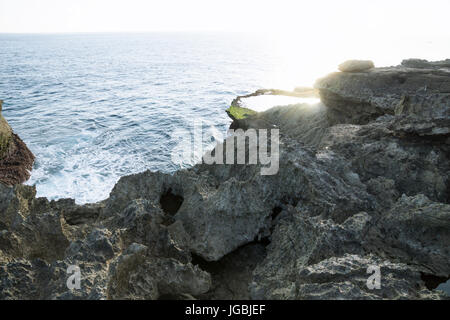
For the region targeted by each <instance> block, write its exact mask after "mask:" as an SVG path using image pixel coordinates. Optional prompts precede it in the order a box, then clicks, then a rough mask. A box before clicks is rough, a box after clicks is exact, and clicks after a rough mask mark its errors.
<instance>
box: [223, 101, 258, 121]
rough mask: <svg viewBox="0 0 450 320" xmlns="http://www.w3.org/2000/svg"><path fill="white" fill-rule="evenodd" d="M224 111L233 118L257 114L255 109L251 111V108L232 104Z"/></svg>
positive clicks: (239, 118)
mask: <svg viewBox="0 0 450 320" xmlns="http://www.w3.org/2000/svg"><path fill="white" fill-rule="evenodd" d="M226 111H227V113H228V115H229V116H230V117H231V118H232V119H235V120H241V119H245V118H247V117H249V116H253V115H255V114H257V112H256V111H253V110H251V109H247V108H242V107H238V106H234V105H232V106H230V107H229V108H228V109H227V110H226Z"/></svg>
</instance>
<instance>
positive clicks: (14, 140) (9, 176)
mask: <svg viewBox="0 0 450 320" xmlns="http://www.w3.org/2000/svg"><path fill="white" fill-rule="evenodd" d="M2 106H3V101H2V100H0V182H3V183H5V184H8V185H14V184H19V183H22V182H25V181H26V180H28V179H29V178H30V171H31V170H32V168H33V163H34V155H33V153H32V152H31V151H30V150H29V149H28V147H27V146H26V145H25V143H24V142H23V141H22V140H21V139H20V138H19V136H18V135H16V134H15V133H14V132H13V131H12V129H11V127H10V126H9V124H8V122H7V121H6V120H5V118H4V117H3V116H2V114H1V111H2Z"/></svg>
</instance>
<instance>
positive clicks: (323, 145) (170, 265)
mask: <svg viewBox="0 0 450 320" xmlns="http://www.w3.org/2000/svg"><path fill="white" fill-rule="evenodd" d="M396 79H397V80H396ZM398 79H404V80H401V81H400V80H398ZM384 81H385V83H384ZM383 83H384V84H383ZM424 83H427V84H428V86H429V88H428V89H427V90H426V91H421V88H422V87H423V85H424ZM448 86H450V77H449V76H448V71H446V70H445V68H437V67H436V68H426V69H424V68H411V67H405V66H398V67H392V68H381V69H371V70H369V71H366V72H355V73H336V74H331V75H329V76H328V77H326V78H324V79H321V80H319V81H318V83H317V87H318V89H319V91H320V95H321V97H322V101H323V103H319V104H316V105H305V104H303V105H293V106H287V107H276V108H272V109H270V110H268V111H265V112H261V113H254V114H251V115H249V116H248V117H246V119H245V121H243V122H240V123H238V127H240V126H241V125H242V126H245V127H246V128H256V129H257V128H265V129H271V128H277V129H279V131H280V142H279V171H278V173H277V174H275V175H261V174H260V172H261V167H263V166H264V165H261V164H257V165H250V164H236V165H222V164H215V165H207V164H203V163H199V164H197V165H195V166H194V167H192V168H190V169H186V170H180V171H177V172H175V173H174V174H163V173H160V172H151V171H147V172H143V173H140V174H135V175H131V176H127V177H123V178H121V179H120V180H119V182H118V183H117V184H116V186H115V187H114V189H113V190H112V192H111V194H110V197H109V198H108V199H107V200H105V201H103V202H100V203H96V204H89V205H84V206H79V205H76V204H75V203H74V201H73V200H70V199H66V200H59V201H48V200H47V199H43V198H36V197H35V189H34V187H29V186H22V185H16V186H6V185H0V298H1V299H195V298H203V299H443V298H445V297H446V296H445V294H444V293H443V292H441V291H435V290H433V289H434V288H435V287H436V285H435V283H436V282H437V283H439V282H443V281H446V280H447V279H448V277H449V275H450V264H449V261H450V251H449V249H448V248H449V246H448V244H449V243H450V238H449V237H450V204H449V203H450V197H449V190H450V177H449V173H450V168H449V166H450V161H449V157H450V152H449V148H450V145H449V144H450V143H449V140H448V131H446V130H448V121H449V118H450V117H449V114H448V102H449V101H448V100H446V97H447V98H448V94H449V90H447V89H446V88H447V87H448ZM405 96H408V97H409V98H408V99H409V100H408V101H409V102H408V103H410V105H408V106H405V107H404V108H403V109H402V112H398V110H399V109H400V108H401V107H399V106H400V105H401V101H403V104H405V103H406V102H405V99H406V98H405ZM419 102H420V103H419ZM440 102H444V104H443V105H442V104H440ZM411 103H412V104H411ZM396 110H397V111H396ZM422 120H423V121H422ZM235 125H236V123H235ZM234 138H235V136H230V137H228V138H227V139H226V140H225V141H224V142H223V143H221V144H218V145H217V146H216V148H215V152H222V151H221V150H224V149H222V148H223V147H226V146H227V145H231V142H232V139H234ZM234 148H236V145H235V146H234ZM235 151H236V150H235ZM70 266H77V267H79V270H80V272H81V275H82V280H81V286H80V289H69V288H68V287H67V285H66V284H67V279H68V277H69V275H68V274H67V269H68V268H69V267H70ZM371 270H372V271H373V270H378V271H379V272H380V279H379V280H380V282H379V286H378V287H373V286H370V285H368V282H369V280H370V279H369V277H370V276H371V272H372V271H371ZM430 279H431V280H430ZM436 279H437V281H436Z"/></svg>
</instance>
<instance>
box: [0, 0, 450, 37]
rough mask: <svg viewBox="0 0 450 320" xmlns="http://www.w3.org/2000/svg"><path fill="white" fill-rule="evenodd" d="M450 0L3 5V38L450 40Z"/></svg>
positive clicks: (13, 1)
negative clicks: (190, 34)
mask: <svg viewBox="0 0 450 320" xmlns="http://www.w3.org/2000/svg"><path fill="white" fill-rule="evenodd" d="M449 14H450V0H428V1H425V0H420V1H416V0H405V1H402V0H388V1H386V0H381V1H379V0H377V1H373V0H370V1H362V0H330V1H323V0H322V1H321V0H310V1H302V0H297V1H288V0H272V1H266V0H222V1H216V0H158V1H156V0H146V1H144V0H126V1H124V0H0V32H1V33H15V32H24V33H35V32H36V33H39V32H46V33H54V32H115V31H120V32H134V31H250V32H251V31H273V32H275V33H278V34H280V33H283V34H292V35H295V36H297V37H299V38H301V37H302V36H303V35H304V34H309V35H317V36H320V35H328V36H335V37H347V38H348V37H349V36H350V37H351V36H354V37H355V39H357V37H366V36H367V35H368V34H373V35H377V36H383V35H390V36H392V35H397V36H431V35H436V36H438V37H439V36H440V37H442V36H445V37H450V18H449Z"/></svg>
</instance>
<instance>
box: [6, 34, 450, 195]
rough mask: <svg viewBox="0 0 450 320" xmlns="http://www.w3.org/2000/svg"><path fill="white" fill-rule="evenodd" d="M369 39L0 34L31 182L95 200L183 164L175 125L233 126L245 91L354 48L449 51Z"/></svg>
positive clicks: (302, 82)
mask: <svg viewBox="0 0 450 320" xmlns="http://www.w3.org/2000/svg"><path fill="white" fill-rule="evenodd" d="M360 45H361V42H359V43H358V45H357V46H356V47H355V46H354V47H346V45H345V44H342V41H340V40H339V39H335V40H333V41H331V42H330V41H328V42H324V41H321V39H315V40H314V39H308V38H307V37H301V36H300V35H299V37H298V38H290V39H287V41H285V42H284V43H283V44H281V43H280V41H279V39H273V38H270V37H268V36H265V35H250V34H228V33H217V34H208V33H204V34H196V33H141V34H139V33H136V34H45V35H44V34H43V35H37V34H34V35H33V34H28V35H26V34H16V35H13V34H0V99H2V100H4V107H3V115H4V116H5V118H6V119H7V120H8V122H9V123H10V125H11V126H12V128H13V129H14V131H15V132H16V133H17V134H19V136H20V137H21V138H22V139H23V140H24V141H25V143H26V144H27V145H28V147H29V148H30V149H31V150H32V152H33V153H34V154H35V156H36V162H35V166H34V169H33V171H32V176H31V179H30V180H29V181H28V182H27V184H30V185H33V184H35V185H36V188H37V195H38V196H44V197H48V198H50V199H60V198H69V197H70V198H75V200H76V202H77V203H87V202H96V201H99V200H103V199H105V198H107V197H108V195H109V192H110V191H111V189H112V187H113V186H114V184H115V183H116V182H117V180H118V179H119V178H120V177H121V176H124V175H129V174H132V173H137V172H141V171H144V170H147V169H150V170H160V171H163V172H173V171H175V170H177V169H179V168H180V165H178V164H174V163H173V162H172V161H171V151H172V150H173V148H174V146H175V144H176V141H174V140H173V139H172V137H171V134H172V133H173V132H174V131H175V130H177V129H180V128H182V129H185V128H188V129H189V128H191V127H192V124H193V122H194V121H202V122H203V124H204V125H205V126H214V127H215V128H216V129H218V130H221V131H224V132H225V131H226V129H227V128H228V126H229V124H230V122H231V120H230V119H229V118H228V117H227V115H226V113H225V109H226V108H227V107H228V106H229V105H230V103H231V101H232V100H233V99H234V98H235V97H236V96H237V95H244V94H248V93H251V92H254V91H255V90H257V89H259V88H277V89H287V90H292V89H293V88H294V87H295V86H308V85H309V86H310V85H312V84H313V83H314V80H315V79H316V78H317V77H319V76H322V75H325V74H326V73H327V72H332V71H334V70H335V69H336V66H337V64H338V63H339V62H342V61H343V60H345V59H348V58H355V57H356V58H369V59H370V58H372V59H374V60H375V63H376V64H377V65H378V66H379V65H394V64H399V63H400V62H401V59H402V58H408V57H417V58H428V59H431V60H432V59H440V58H445V55H447V57H448V56H449V55H448V53H449V52H450V50H448V49H449V44H448V42H446V41H441V42H437V43H435V42H430V41H428V40H420V41H417V40H415V42H414V43H411V42H408V40H407V39H404V40H403V41H401V40H398V39H397V40H395V41H394V40H393V41H392V43H391V47H389V48H390V49H392V53H389V54H388V55H386V54H385V55H380V52H384V53H386V50H381V49H382V48H380V47H379V45H380V43H379V42H376V41H373V40H372V42H369V41H368V42H367V43H366V44H365V45H364V44H363V45H362V46H360ZM377 45H378V48H379V49H378V51H374V48H375V47H376V46H377ZM336 48H337V49H336ZM377 55H378V56H377ZM377 57H378V60H376V58H377ZM377 61H379V63H377ZM313 62H314V63H313ZM204 144H205V147H206V148H212V147H213V144H214V141H205V142H204ZM192 164H193V163H191V164H189V163H188V164H185V166H189V165H192Z"/></svg>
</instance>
